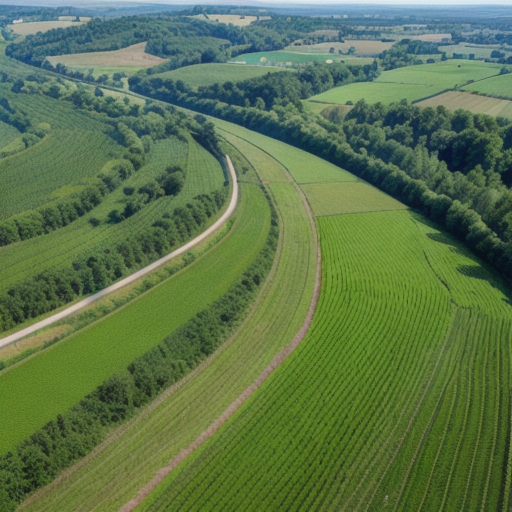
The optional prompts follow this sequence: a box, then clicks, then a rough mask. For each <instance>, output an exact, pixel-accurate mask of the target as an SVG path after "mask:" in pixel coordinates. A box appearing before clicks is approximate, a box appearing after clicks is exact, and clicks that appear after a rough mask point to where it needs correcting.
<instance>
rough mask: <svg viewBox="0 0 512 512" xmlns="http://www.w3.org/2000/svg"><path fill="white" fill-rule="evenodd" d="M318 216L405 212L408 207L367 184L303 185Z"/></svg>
mask: <svg viewBox="0 0 512 512" xmlns="http://www.w3.org/2000/svg"><path fill="white" fill-rule="evenodd" d="M302 189H303V190H304V193H305V194H306V197H307V198H308V201H309V204H310V205H311V208H312V210H313V213H314V214H315V215H316V216H322V215H339V214H345V213H361V212H379V211H387V210H403V209H406V208H407V207H406V206H405V205H404V204H402V203H400V202H399V201H397V200H396V199H393V198H392V197H391V196H388V195H387V194H385V193H384V192H381V191H380V190H379V189H378V188H375V187H372V186H371V185H368V184H367V183H362V182H349V183H342V182H341V183H340V182H338V183H314V184H310V185H302Z"/></svg>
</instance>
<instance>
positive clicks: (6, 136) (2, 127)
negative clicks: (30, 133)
mask: <svg viewBox="0 0 512 512" xmlns="http://www.w3.org/2000/svg"><path fill="white" fill-rule="evenodd" d="M19 136H20V132H19V131H18V130H17V129H16V128H14V126H11V125H10V124H7V123H4V122H3V121H0V140H1V141H2V142H1V143H0V149H2V148H4V147H5V146H7V145H8V144H10V143H11V142H12V141H13V140H14V139H16V138H17V137H19Z"/></svg>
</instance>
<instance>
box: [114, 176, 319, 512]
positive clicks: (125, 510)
mask: <svg viewBox="0 0 512 512" xmlns="http://www.w3.org/2000/svg"><path fill="white" fill-rule="evenodd" d="M283 167H284V166H283ZM285 168H286V167H285ZM292 181H293V183H294V185H295V187H296V188H297V190H298V191H299V193H300V195H301V196H302V199H303V201H304V205H305V206H306V210H307V212H308V216H309V219H310V222H311V224H312V227H313V234H314V237H315V246H316V261H317V266H316V278H315V288H314V291H313V296H312V298H311V302H310V305H309V309H308V312H307V314H306V318H305V319H304V323H303V324H302V326H301V328H300V329H299V330H298V332H297V334H296V335H295V336H294V338H293V340H292V341H291V342H290V343H289V344H288V345H287V346H286V347H285V348H283V349H282V350H281V351H280V352H279V353H278V354H277V355H276V356H274V358H273V359H272V361H271V362H270V363H269V365H268V366H267V367H266V368H265V369H264V370H263V371H262V372H261V373H260V375H259V376H258V377H257V378H256V380H255V381H254V382H253V383H252V384H251V385H250V386H248V387H247V388H246V389H245V390H244V391H243V392H242V393H241V394H240V395H239V396H238V397H237V398H236V400H235V401H234V402H232V403H231V404H230V405H229V406H228V408H227V409H226V410H225V411H224V412H223V413H222V414H221V415H220V416H219V417H218V418H217V419H216V420H215V421H214V422H213V423H212V424H211V425H210V426H209V427H208V428H207V429H206V430H204V431H203V432H202V433H201V434H200V435H199V437H198V438H197V439H196V440H195V441H193V442H192V443H191V444H190V445H189V446H187V448H184V449H183V450H182V451H181V452H180V453H178V455H176V456H175V457H174V458H173V459H172V460H171V461H170V462H169V464H168V465H167V466H165V467H163V468H161V469H159V470H158V471H157V472H156V474H155V476H154V477H153V478H152V479H151V480H150V481H149V482H148V483H147V484H146V485H145V486H144V487H143V488H142V489H141V490H140V491H139V492H138V493H137V496H136V497H135V498H134V499H132V500H130V501H129V502H127V503H125V504H124V505H123V506H122V507H121V508H120V509H119V511H118V512H132V511H133V510H135V508H136V507H138V506H139V505H140V504H141V503H142V501H143V500H144V499H145V498H146V497H147V496H148V495H149V494H150V493H151V492H152V491H153V490H154V489H155V488H156V487H157V486H158V485H159V484H160V483H161V482H162V481H163V480H164V479H165V477H166V476H167V475H168V474H169V473H170V472H171V471H172V470H173V469H175V468H176V467H177V466H178V465H179V464H180V463H181V462H182V461H183V460H185V458H186V457H187V456H188V455H190V454H191V453H192V452H194V451H195V450H196V449H197V448H199V447H200V446H201V445H202V444H203V443H204V442H205V441H207V440H208V439H210V437H212V436H213V434H215V432H217V430H219V428H220V427H221V426H222V425H223V424H224V423H225V422H226V421H227V420H228V419H229V418H230V417H231V416H233V414H234V413H235V412H236V411H237V410H238V409H239V408H240V407H241V406H242V405H243V404H244V403H245V402H246V401H247V400H248V399H249V398H250V397H251V395H252V394H253V393H254V392H255V391H256V390H257V389H258V388H259V387H260V386H261V385H262V384H263V383H264V382H265V380H266V379H267V378H268V377H269V376H270V375H271V374H272V373H273V372H274V370H276V369H277V368H278V367H279V366H280V365H281V364H282V363H283V362H284V361H285V360H286V359H287V357H288V356H289V355H290V354H291V353H292V352H293V351H294V350H295V349H296V348H297V347H298V346H299V345H300V343H301V341H302V340H303V339H304V337H305V336H306V334H307V333H308V331H309V328H310V326H311V322H312V321H313V316H314V314H315V311H316V307H317V304H318V299H319V297H320V289H321V277H322V261H321V254H320V247H319V244H318V236H317V232H316V226H315V220H314V216H313V213H312V211H311V208H310V206H309V203H308V201H307V199H306V196H305V195H304V192H303V191H302V189H301V188H300V187H299V186H298V185H297V183H296V182H295V181H294V180H293V179H292Z"/></svg>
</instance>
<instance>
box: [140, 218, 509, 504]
mask: <svg viewBox="0 0 512 512" xmlns="http://www.w3.org/2000/svg"><path fill="white" fill-rule="evenodd" d="M317 223H318V227H319V234H320V240H321V248H322V294H321V297H320V302H319V306H318V309H317V313H316V315H315V318H314V321H313V325H312V328H311V330H310V332H309V334H308V336H307V337H306V339H305V340H304V341H303V342H302V344H301V345H300V346H299V348H298V349H297V350H296V352H294V354H292V356H291V357H290V358H289V359H288V360H287V361H286V362H285V363H284V364H283V365H282V366H281V367H280V368H279V370H278V371H277V372H276V373H274V374H273V375H272V376H271V377H270V378H269V379H268V380H267V382H266V383H265V385H264V386H262V388H260V390H259V391H258V392H257V394H256V395H254V397H253V398H252V399H251V400H250V401H249V402H248V403H247V404H246V406H245V407H244V408H242V409H241V410H240V411H239V412H238V413H237V414H236V416H235V417H234V418H233V419H232V421H231V422H230V423H229V424H227V425H226V426H225V427H224V428H223V429H221V430H220V431H219V433H218V434H217V435H216V436H215V437H213V438H212V439H211V440H210V441H209V442H208V443H205V445H203V447H201V448H199V449H198V450H197V451H196V452H195V453H194V454H193V455H192V456H191V457H189V458H188V459H187V460H186V461H185V462H184V463H183V464H182V465H181V466H179V467H178V468H177V470H176V471H175V472H173V473H171V474H170V475H169V476H168V477H167V479H166V480H165V481H164V483H163V484H162V485H161V486H160V487H158V488H157V490H156V491H155V492H154V493H153V494H152V495H150V497H149V498H148V499H147V500H146V502H145V503H143V505H142V506H141V507H139V509H137V510H143V511H160V510H169V507H171V508H172V509H174V510H255V511H260V510H307V511H310V510H345V511H356V510H375V511H381V510H383V509H389V510H403V511H408V512H409V511H416V510H417V511H419V510H428V511H430V510H471V511H472V510H475V511H476V510H503V511H505V510H509V509H510V506H511V505H512V503H510V479H511V477H512V469H511V466H510V461H511V460H512V459H511V457H512V455H511V454H512V451H511V447H510V442H509V441H510V432H511V422H510V417H511V404H510V396H509V390H510V386H511V372H510V370H511V363H512V357H511V356H512V354H511V351H510V346H511V342H512V309H511V302H510V291H509V290H508V289H506V288H504V287H503V283H501V282H500V280H499V278H498V277H497V276H496V275H494V274H493V273H491V272H490V271H488V270H487V269H486V268H485V267H483V266H481V264H480V263H479V262H478V261H476V260H475V259H474V257H472V256H471V255H470V254H469V253H468V251H467V250H466V249H464V247H463V246H462V245H461V244H459V243H458V242H456V241H455V240H454V239H452V238H451V237H448V236H447V235H445V234H444V233H442V232H440V231H439V230H437V229H436V228H435V227H434V226H432V225H431V224H429V223H427V222H426V221H425V220H424V219H423V218H422V217H420V216H418V215H416V214H414V213H410V212H408V211H390V212H373V213H363V214H356V215H341V216H329V217H320V218H318V219H317ZM507 464H508V465H507Z"/></svg>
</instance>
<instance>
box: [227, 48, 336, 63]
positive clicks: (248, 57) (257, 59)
mask: <svg viewBox="0 0 512 512" xmlns="http://www.w3.org/2000/svg"><path fill="white" fill-rule="evenodd" d="M343 57H344V55H335V54H330V53H325V54H318V53H296V52H289V51H287V52H285V51H282V52H281V51H276V52H255V53H244V54H242V55H238V56H237V57H235V58H234V59H231V62H241V63H244V64H250V65H258V66H292V65H294V64H306V63H308V62H326V61H327V60H330V61H333V62H340V61H341V60H342V59H343Z"/></svg>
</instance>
